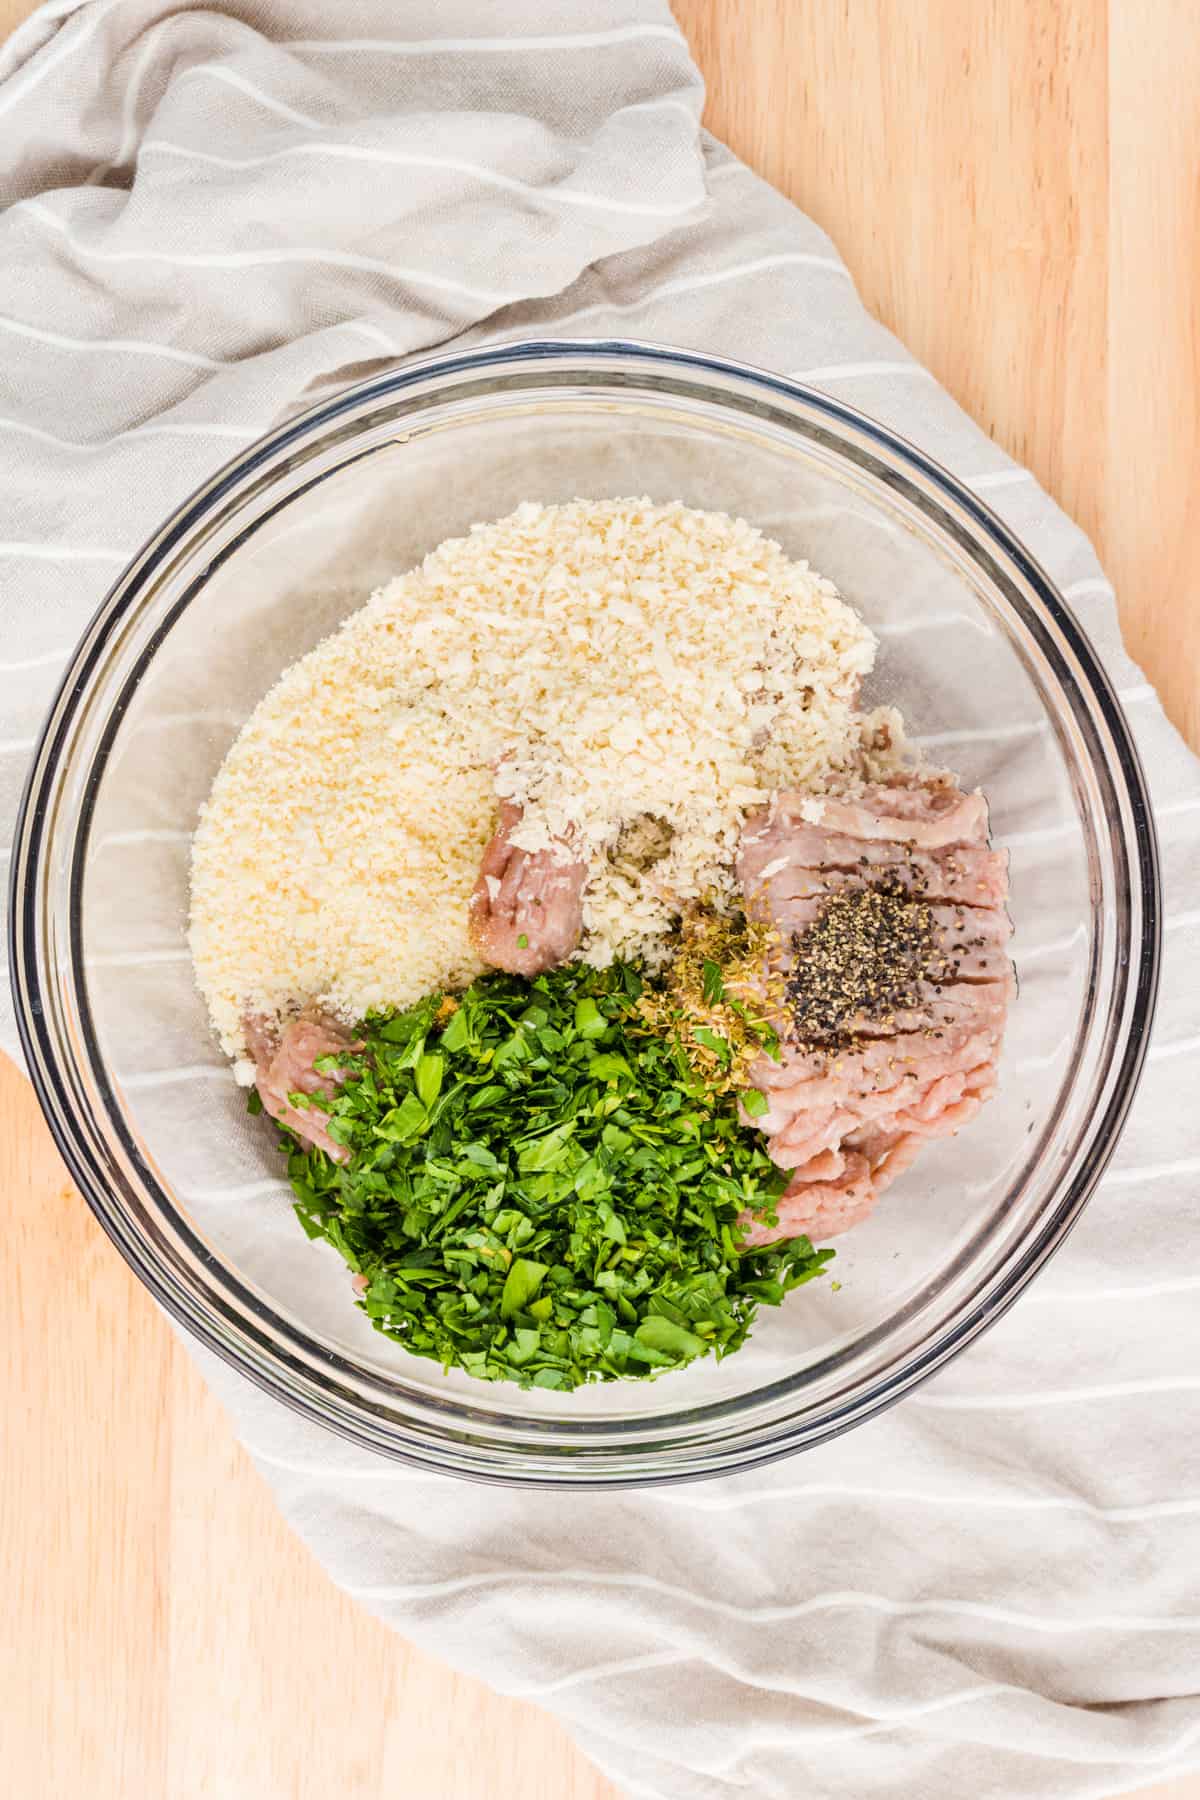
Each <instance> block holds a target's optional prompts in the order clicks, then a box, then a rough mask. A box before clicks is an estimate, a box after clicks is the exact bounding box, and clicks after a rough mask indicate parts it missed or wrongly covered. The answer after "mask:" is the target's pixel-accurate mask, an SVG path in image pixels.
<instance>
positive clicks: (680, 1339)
mask: <svg viewBox="0 0 1200 1800" xmlns="http://www.w3.org/2000/svg"><path fill="white" fill-rule="evenodd" d="M633 1336H634V1342H635V1343H638V1344H641V1345H642V1347H643V1348H644V1349H649V1350H660V1351H662V1352H663V1353H664V1354H665V1355H667V1356H676V1357H684V1356H687V1357H691V1356H702V1355H703V1354H704V1351H705V1350H706V1348H707V1345H706V1344H705V1342H704V1339H703V1338H698V1337H697V1336H696V1334H695V1332H692V1331H685V1330H684V1328H683V1326H682V1325H676V1324H675V1323H674V1322H673V1321H672V1320H671V1319H664V1318H662V1317H661V1316H660V1315H659V1314H657V1313H655V1314H651V1316H650V1317H649V1318H648V1319H643V1320H642V1322H641V1324H640V1325H639V1326H638V1328H637V1330H636V1331H635V1332H634V1334H633Z"/></svg>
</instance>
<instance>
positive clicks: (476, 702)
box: [190, 499, 900, 1057]
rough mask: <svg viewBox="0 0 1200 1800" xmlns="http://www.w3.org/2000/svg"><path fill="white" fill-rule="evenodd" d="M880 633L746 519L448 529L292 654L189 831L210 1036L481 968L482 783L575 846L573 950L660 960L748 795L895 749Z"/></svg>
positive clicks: (486, 796)
mask: <svg viewBox="0 0 1200 1800" xmlns="http://www.w3.org/2000/svg"><path fill="white" fill-rule="evenodd" d="M874 655H875V639H874V637H873V636H872V634H871V633H870V631H868V629H867V628H866V626H865V625H864V624H863V622H862V620H861V619H860V618H859V617H858V615H857V614H856V613H855V612H854V611H853V610H852V608H851V607H849V606H848V605H847V604H846V603H845V601H843V600H842V599H841V597H840V596H839V594H838V592H837V590H836V588H835V587H834V586H833V584H832V582H830V581H827V580H826V579H825V578H824V577H823V576H821V575H818V574H817V573H816V572H815V571H814V570H812V569H810V568H809V566H808V565H807V564H806V563H803V562H797V561H793V560H791V559H790V558H789V557H788V556H786V555H785V553H784V552H783V550H782V549H781V548H780V547H779V545H778V544H776V543H774V542H773V541H772V540H771V539H769V538H766V537H764V536H763V535H762V533H761V532H759V531H757V530H756V529H754V527H752V526H750V525H748V524H747V523H746V522H745V521H744V520H741V519H732V518H729V517H727V516H726V515H724V514H722V513H709V512H696V511H693V510H691V509H690V508H688V507H685V506H683V505H680V504H670V505H654V504H652V503H651V502H650V501H649V500H646V499H628V500H606V501H590V500H576V501H572V502H571V503H570V504H568V505H560V506H539V505H533V504H526V505H523V506H520V507H518V509H517V510H516V512H515V513H513V514H512V515H511V516H510V517H508V518H506V519H502V520H500V521H498V522H496V523H493V524H487V525H477V526H475V527H473V529H472V530H471V532H470V533H469V535H468V536H466V537H463V538H455V539H452V540H448V541H447V542H446V543H444V544H442V545H440V546H439V547H438V549H436V550H435V551H433V552H432V554H431V555H429V556H427V557H426V558H425V561H424V562H423V563H422V564H421V565H420V567H418V568H415V569H412V570H410V571H409V573H408V574H406V575H401V576H400V577H399V578H398V579H397V580H395V581H392V582H390V583H389V584H388V585H387V586H386V587H385V588H383V589H381V590H380V591H379V592H378V593H376V594H375V595H374V596H373V597H372V599H371V600H370V602H369V604H368V605H366V606H364V607H363V608H362V609H361V610H360V611H358V612H356V613H354V614H353V615H352V616H351V617H350V618H348V619H347V620H346V621H345V623H344V624H343V626H342V627H341V629H340V630H339V631H337V632H336V633H334V635H333V636H331V637H329V638H327V639H325V641H324V642H322V643H320V644H318V645H317V646H316V648H315V649H314V650H312V651H310V652H309V654H308V655H307V656H305V657H303V658H302V659H301V660H300V661H299V662H298V663H296V664H295V665H294V666H293V667H292V668H291V669H289V670H287V672H286V673H285V674H284V675H283V676H282V677H281V679H280V680H279V681H278V682H277V683H276V685H275V686H274V687H273V688H272V689H271V691H270V692H269V693H268V694H267V695H266V696H265V698H264V699H263V700H262V701H261V702H260V704H259V705H258V707H257V708H256V709H255V711H254V713H253V714H252V715H251V717H250V719H249V720H248V721H247V723H246V725H245V727H244V729H243V730H242V732H241V734H240V736H239V737H238V739H237V741H236V742H235V743H234V745H233V747H232V748H231V750H230V752H229V754H228V756H227V757H226V759H225V762H224V764H223V765H222V767H221V770H220V772H219V773H218V775H217V778H216V781H215V782H214V784H213V789H212V793H211V795H210V796H209V799H208V801H207V803H206V804H205V806H204V807H203V809H202V811H201V816H200V822H199V825H198V828H197V831H196V835H195V840H194V844H193V850H192V917H191V938H190V941H191V947H192V954H193V957H194V959H195V965H196V972H197V978H198V981H199V985H200V989H201V992H202V993H203V996H204V998H205V1001H206V1002H207V1004H208V1007H209V1011H210V1013H211V1015H212V1019H213V1023H214V1025H215V1027H216V1030H217V1032H218V1034H219V1036H220V1038H221V1042H222V1044H223V1046H224V1048H225V1050H226V1051H227V1052H228V1053H229V1054H230V1055H232V1056H235V1057H236V1056H241V1055H243V1054H244V1048H245V1046H244V1039H243V1030H242V1020H243V1018H244V1017H246V1016H247V1015H264V1016H267V1017H271V1016H276V1015H282V1014H285V1013H288V1012H290V1011H292V1010H293V1009H294V1008H295V1007H296V1006H298V1005H305V1004H308V1003H310V1002H315V1003H316V1004H317V1005H319V1006H321V1007H322V1008H325V1009H327V1010H328V1011H330V1012H331V1013H333V1014H335V1015H337V1016H339V1017H341V1018H343V1019H345V1020H348V1021H351V1020H355V1019H358V1018H361V1017H362V1016H363V1014H364V1013H366V1012H367V1011H369V1010H371V1009H373V1008H383V1007H404V1006H408V1005H410V1004H412V1002H414V1001H415V1000H417V999H419V998H420V996H421V995H423V994H425V993H428V992H430V991H431V990H432V989H435V988H439V987H451V988H453V987H457V986H460V985H463V984H465V983H467V982H468V981H470V980H471V979H472V978H473V977H474V976H475V975H477V974H478V973H479V972H480V968H481V965H480V963H479V961H478V959H477V957H476V955H475V953H474V951H473V949H472V946H471V942H470V938H469V934H468V911H467V909H468V901H469V898H470V894H471V890H472V886H473V884H474V881H475V876H476V873H477V871H478V867H479V859H480V855H481V852H482V850H483V847H484V845H485V843H486V841H487V839H488V836H489V834H490V832H491V830H492V828H493V824H494V820H495V814H496V795H497V794H500V795H502V796H504V797H506V798H510V799H512V800H514V801H516V802H517V803H519V804H520V805H521V806H522V807H523V808H524V814H523V818H522V820H521V823H520V825H519V827H518V828H517V830H516V831H515V833H514V834H513V835H514V841H515V842H516V843H517V844H518V845H519V846H521V847H523V848H526V849H530V850H536V849H539V848H543V847H545V846H547V845H549V844H562V843H564V842H569V843H570V845H571V851H572V854H573V855H578V856H581V857H582V858H583V859H585V860H586V862H587V866H588V885H587V889H586V894H585V908H584V937H583V943H582V947H581V954H582V955H583V956H584V957H585V958H586V959H587V960H588V961H590V962H593V963H595V964H599V965H603V964H604V963H606V962H608V961H609V960H611V958H612V957H613V956H614V955H622V956H641V957H645V958H646V959H647V960H648V961H649V962H650V963H651V964H654V963H655V962H657V961H659V960H661V957H662V954H663V950H664V945H665V941H666V938H667V934H668V933H669V932H670V930H671V929H672V928H673V926H674V924H675V922H676V920H677V919H678V917H679V914H680V912H681V910H683V909H685V908H686V907H687V906H688V905H689V904H691V903H694V902H696V901H697V900H700V899H702V898H704V899H710V900H714V901H716V903H717V904H718V905H719V904H720V903H721V901H722V899H723V898H725V897H728V896H730V895H732V893H733V891H734V883H733V872H732V871H733V862H734V858H735V855H736V851H737V845H738V838H739V833H740V830H741V826H742V822H743V820H744V817H745V814H746V810H747V809H748V808H749V807H752V806H754V805H756V804H757V803H759V802H761V801H762V800H764V799H765V798H766V797H767V795H768V794H769V793H770V792H771V791H772V790H774V789H777V788H783V787H787V788H791V789H801V790H807V791H808V792H810V793H812V794H813V795H814V796H818V795H819V794H820V793H821V792H822V791H824V790H826V789H827V788H828V787H829V786H830V785H831V784H833V785H837V784H839V783H841V784H844V783H847V782H852V781H853V779H854V777H855V775H856V774H857V773H858V772H861V771H862V770H863V769H864V767H865V766H866V765H865V764H864V758H865V759H866V764H869V765H870V768H871V770H872V771H873V772H878V770H879V769H880V767H881V765H883V764H886V763H890V762H894V761H895V760H897V759H898V756H899V750H900V744H899V732H898V721H897V720H896V719H895V717H894V715H887V716H886V717H885V716H883V715H880V714H873V715H872V714H867V715H864V714H862V713H860V712H858V711H857V710H856V700H857V696H858V690H859V684H860V681H861V679H862V677H863V676H864V675H865V674H866V673H867V672H868V671H869V669H870V668H871V666H872V663H873V661H874Z"/></svg>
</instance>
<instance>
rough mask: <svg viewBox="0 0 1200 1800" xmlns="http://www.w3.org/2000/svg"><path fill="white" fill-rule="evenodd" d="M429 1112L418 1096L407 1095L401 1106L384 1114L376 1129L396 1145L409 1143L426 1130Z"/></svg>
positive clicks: (380, 1134)
mask: <svg viewBox="0 0 1200 1800" xmlns="http://www.w3.org/2000/svg"><path fill="white" fill-rule="evenodd" d="M428 1117H429V1115H428V1112H427V1111H426V1108H425V1103H424V1101H423V1100H422V1099H421V1098H420V1097H419V1095H417V1094H406V1095H405V1097H404V1099H403V1100H402V1101H401V1102H400V1104H399V1106H393V1107H390V1108H389V1109H388V1111H387V1112H386V1113H384V1115H383V1117H382V1119H380V1121H379V1123H378V1125H377V1126H376V1127H375V1130H376V1132H377V1134H378V1135H379V1136H380V1137H383V1138H391V1139H392V1140H393V1141H394V1142H395V1143H398V1144H403V1143H407V1142H408V1141H409V1139H410V1138H415V1137H417V1136H419V1135H420V1133H421V1132H422V1131H423V1130H424V1129H425V1125H426V1122H427V1120H428Z"/></svg>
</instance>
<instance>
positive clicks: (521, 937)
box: [517, 931, 529, 950]
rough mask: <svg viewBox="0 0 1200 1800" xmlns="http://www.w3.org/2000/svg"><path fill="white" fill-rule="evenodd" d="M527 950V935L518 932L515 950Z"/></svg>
mask: <svg viewBox="0 0 1200 1800" xmlns="http://www.w3.org/2000/svg"><path fill="white" fill-rule="evenodd" d="M528 948H529V937H528V934H527V933H526V932H524V931H522V932H519V933H518V934H517V949H518V950H528Z"/></svg>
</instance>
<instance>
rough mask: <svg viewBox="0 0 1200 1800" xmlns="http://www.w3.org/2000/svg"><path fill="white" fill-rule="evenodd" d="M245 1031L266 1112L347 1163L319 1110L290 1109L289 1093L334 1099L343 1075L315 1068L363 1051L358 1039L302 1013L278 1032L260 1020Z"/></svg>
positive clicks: (333, 1024) (325, 1020)
mask: <svg viewBox="0 0 1200 1800" xmlns="http://www.w3.org/2000/svg"><path fill="white" fill-rule="evenodd" d="M245 1031H246V1048H247V1049H248V1050H249V1052H250V1055H251V1056H252V1057H253V1058H254V1062H255V1065H256V1067H257V1070H258V1073H257V1076H256V1077H255V1086H256V1087H257V1088H258V1092H259V1097H260V1098H261V1100H262V1103H263V1108H264V1110H265V1111H266V1112H268V1113H270V1115H271V1117H272V1118H273V1119H277V1120H278V1122H279V1123H280V1124H281V1125H285V1126H286V1127H287V1129H288V1130H289V1131H290V1132H292V1133H294V1135H295V1136H296V1137H298V1138H300V1139H301V1141H302V1142H303V1143H306V1144H315V1145H316V1146H317V1148H318V1149H320V1150H324V1151H325V1153H326V1155H327V1156H331V1157H332V1158H333V1160H334V1162H345V1160H346V1154H347V1153H346V1151H345V1150H344V1149H343V1147H342V1146H341V1144H335V1143H334V1141H333V1139H332V1138H331V1137H330V1135H329V1132H328V1131H327V1129H326V1126H325V1114H324V1113H323V1112H322V1111H321V1109H320V1108H319V1107H315V1106H314V1107H311V1108H308V1107H305V1108H301V1107H298V1106H293V1105H292V1103H291V1101H290V1100H289V1099H288V1095H289V1094H323V1095H324V1097H325V1098H326V1099H327V1100H332V1099H333V1096H334V1095H335V1094H336V1093H337V1090H338V1088H339V1086H340V1085H341V1083H342V1082H343V1081H344V1080H345V1079H346V1077H345V1075H344V1074H343V1073H342V1072H341V1071H340V1070H334V1071H333V1072H331V1073H330V1074H326V1075H322V1074H319V1073H318V1072H317V1070H316V1069H315V1068H314V1067H313V1065H314V1063H316V1061H317V1060H318V1058H319V1057H322V1056H336V1055H337V1054H338V1053H339V1052H340V1051H351V1050H361V1048H362V1044H361V1043H360V1042H359V1040H358V1039H356V1038H355V1037H354V1035H353V1034H352V1033H351V1032H349V1031H347V1030H346V1029H345V1027H344V1026H342V1025H339V1024H337V1023H336V1022H335V1021H334V1020H332V1019H328V1018H325V1017H324V1016H323V1015H321V1014H318V1013H301V1014H300V1016H299V1017H298V1018H295V1019H289V1021H288V1022H287V1024H286V1025H284V1026H283V1027H282V1028H281V1027H280V1026H278V1025H275V1024H271V1025H268V1024H267V1023H266V1022H265V1021H264V1020H262V1019H247V1020H246V1021H245Z"/></svg>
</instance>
